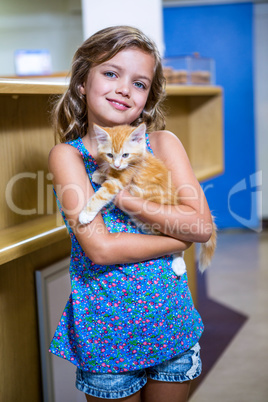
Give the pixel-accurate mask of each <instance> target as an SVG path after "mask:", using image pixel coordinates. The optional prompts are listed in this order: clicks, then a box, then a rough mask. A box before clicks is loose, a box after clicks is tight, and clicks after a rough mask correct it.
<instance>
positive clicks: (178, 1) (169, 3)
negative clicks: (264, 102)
mask: <svg viewBox="0 0 268 402" xmlns="http://www.w3.org/2000/svg"><path fill="white" fill-rule="evenodd" d="M235 3H268V0H163V7H185V6H208V5H210V6H217V5H220V4H235Z"/></svg>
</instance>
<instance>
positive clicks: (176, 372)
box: [76, 343, 202, 399]
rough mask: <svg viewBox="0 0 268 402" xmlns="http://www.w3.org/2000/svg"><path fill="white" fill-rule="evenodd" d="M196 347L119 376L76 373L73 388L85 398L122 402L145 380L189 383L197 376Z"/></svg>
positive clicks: (198, 359) (197, 346)
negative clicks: (82, 393) (118, 400)
mask: <svg viewBox="0 0 268 402" xmlns="http://www.w3.org/2000/svg"><path fill="white" fill-rule="evenodd" d="M201 369H202V364H201V359H200V346H199V343H197V344H196V345H194V346H193V347H192V348H191V349H189V350H187V351H186V352H184V353H181V354H180V355H177V356H175V357H173V358H172V359H171V360H166V361H164V362H162V363H160V364H157V365H156V366H152V367H147V368H145V369H141V370H135V371H127V372H122V373H111V374H110V373H108V374H99V373H92V372H90V371H82V370H80V369H79V368H78V369H77V371H76V388H77V389H79V390H80V391H82V392H84V393H85V394H88V395H92V396H95V397H97V398H104V399H118V398H125V397H127V396H129V395H132V394H135V393H136V392H138V391H139V390H140V389H141V388H142V387H143V386H144V385H145V384H146V382H147V378H151V379H152V380H158V381H166V382H184V381H189V380H193V379H194V378H196V377H198V376H199V375H200V373H201Z"/></svg>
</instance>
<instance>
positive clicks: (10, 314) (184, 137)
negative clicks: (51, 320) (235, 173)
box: [0, 78, 223, 402]
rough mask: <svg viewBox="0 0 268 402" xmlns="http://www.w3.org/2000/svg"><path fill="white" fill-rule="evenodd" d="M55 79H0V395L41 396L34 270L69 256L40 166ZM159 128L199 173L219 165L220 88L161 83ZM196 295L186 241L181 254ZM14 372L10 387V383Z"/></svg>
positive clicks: (35, 401) (50, 140) (35, 399)
mask: <svg viewBox="0 0 268 402" xmlns="http://www.w3.org/2000/svg"><path fill="white" fill-rule="evenodd" d="M65 88H66V82H65V80H63V79H61V80H60V79H58V78H57V79H38V80H37V79H36V80H25V79H23V80H9V79H0V150H1V181H0V197H1V206H2V213H1V215H0V234H1V236H0V286H1V290H0V296H1V304H0V313H1V318H2V324H1V326H0V350H1V354H0V399H1V400H3V401H17V400H19V401H21V402H23V401H28V402H29V401H30V402H31V401H32V402H39V401H42V389H41V368H40V357H39V340H38V339H39V338H38V324H37V307H36V296H35V271H36V270H39V269H42V268H45V267H46V266H48V265H50V264H52V263H54V262H56V261H59V260H61V259H63V258H65V257H66V256H68V255H69V252H70V240H69V236H68V234H67V231H66V229H65V226H64V225H63V222H62V220H61V218H60V217H59V213H58V212H57V208H56V205H55V200H54V195H53V191H52V181H51V177H50V174H49V173H48V170H47V158H48V153H49V150H50V149H51V148H52V146H53V145H54V143H55V140H54V136H53V132H52V129H51V124H50V110H51V107H52V103H53V101H54V100H55V97H57V96H58V95H60V94H62V93H63V92H64V90H65ZM167 95H168V96H167V100H166V108H167V112H168V117H167V129H169V130H171V131H173V132H174V133H175V134H176V135H177V136H178V137H179V138H180V139H181V141H182V142H183V144H184V146H185V149H186V151H187V153H188V155H189V157H190V160H191V163H192V166H193V168H194V171H195V173H196V176H197V177H198V179H199V180H204V179H206V178H209V177H212V176H215V175H217V174H219V173H221V172H222V171H223V145H222V143H223V122H222V90H221V88H219V87H210V86H207V87H203V86H202V87H201V86H199V87H190V86H168V87H167ZM186 260H187V265H188V274H189V284H190V288H191V291H192V294H193V298H194V299H195V298H196V284H195V256H194V248H191V249H190V250H188V251H187V253H186ZM14 378H15V379H16V386H14Z"/></svg>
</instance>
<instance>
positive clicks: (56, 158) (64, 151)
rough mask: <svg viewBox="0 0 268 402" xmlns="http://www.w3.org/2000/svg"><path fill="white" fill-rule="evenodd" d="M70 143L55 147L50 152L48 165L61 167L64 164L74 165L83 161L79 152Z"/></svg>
mask: <svg viewBox="0 0 268 402" xmlns="http://www.w3.org/2000/svg"><path fill="white" fill-rule="evenodd" d="M70 145H71V144H68V143H60V144H57V145H55V146H54V147H53V148H52V149H51V150H50V152H49V155H48V164H49V167H52V166H54V165H61V164H62V163H64V164H65V163H71V164H72V163H73V162H75V161H78V160H81V159H82V158H81V155H80V153H79V150H78V149H77V148H75V147H73V146H70Z"/></svg>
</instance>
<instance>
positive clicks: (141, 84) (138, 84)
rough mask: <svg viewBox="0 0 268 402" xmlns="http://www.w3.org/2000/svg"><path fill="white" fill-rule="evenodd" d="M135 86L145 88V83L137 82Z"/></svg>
mask: <svg viewBox="0 0 268 402" xmlns="http://www.w3.org/2000/svg"><path fill="white" fill-rule="evenodd" d="M135 86H136V87H137V88H140V89H145V85H144V84H143V83H142V82H135Z"/></svg>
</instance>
